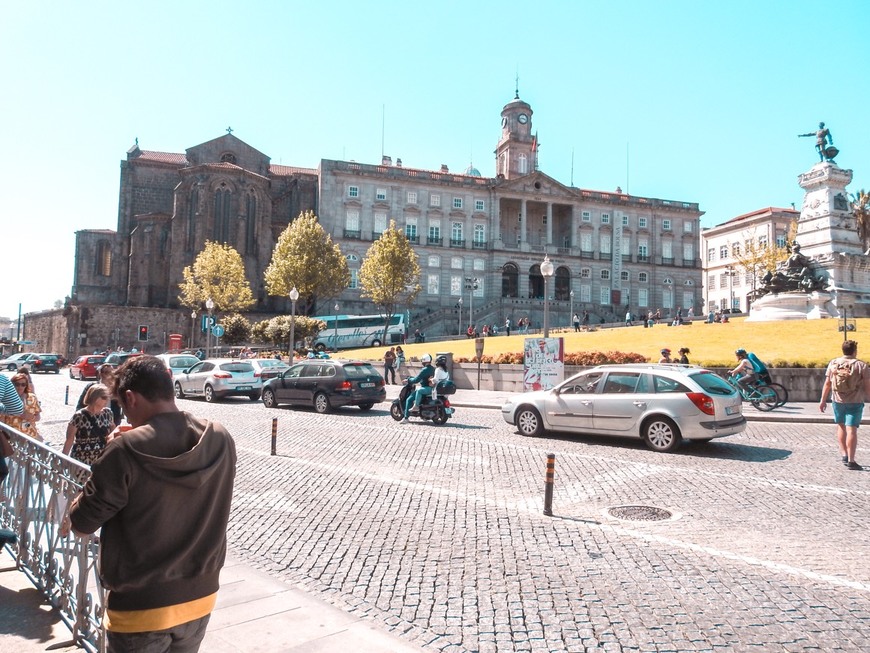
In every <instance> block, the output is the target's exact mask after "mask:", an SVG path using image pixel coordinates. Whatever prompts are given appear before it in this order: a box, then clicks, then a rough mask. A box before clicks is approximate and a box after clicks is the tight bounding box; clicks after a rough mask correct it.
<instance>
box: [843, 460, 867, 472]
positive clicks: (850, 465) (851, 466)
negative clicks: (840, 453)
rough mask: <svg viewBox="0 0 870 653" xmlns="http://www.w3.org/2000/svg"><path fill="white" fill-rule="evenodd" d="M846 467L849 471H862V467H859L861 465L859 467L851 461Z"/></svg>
mask: <svg viewBox="0 0 870 653" xmlns="http://www.w3.org/2000/svg"><path fill="white" fill-rule="evenodd" d="M846 467H848V468H849V469H854V470H856V471H861V470H862V469H864V468H863V467H861V465H859V464H858V463H856V462H855V461H854V460H853V461H851V462H849V463H848V464H847V465H846Z"/></svg>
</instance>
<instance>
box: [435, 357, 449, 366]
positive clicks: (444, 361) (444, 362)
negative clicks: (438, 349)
mask: <svg viewBox="0 0 870 653" xmlns="http://www.w3.org/2000/svg"><path fill="white" fill-rule="evenodd" d="M435 364H436V365H447V356H439V357H438V358H436V359H435Z"/></svg>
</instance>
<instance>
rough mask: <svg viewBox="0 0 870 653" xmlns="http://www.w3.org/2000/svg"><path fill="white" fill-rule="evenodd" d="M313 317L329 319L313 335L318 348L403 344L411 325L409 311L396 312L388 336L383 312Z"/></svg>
mask: <svg viewBox="0 0 870 653" xmlns="http://www.w3.org/2000/svg"><path fill="white" fill-rule="evenodd" d="M313 319H315V320H321V321H323V322H325V323H326V327H325V328H324V329H323V331H321V332H320V333H319V334H318V335H317V337H315V338H314V348H315V349H316V350H318V351H323V350H324V349H331V350H333V351H336V350H338V349H359V348H361V347H380V346H381V345H396V344H398V345H400V344H402V343H403V342H404V340H405V334H406V332H407V331H406V330H407V326H408V320H407V314H406V313H396V314H395V315H393V317H392V318H391V319H390V325H389V327H388V328H387V332H386V337H384V324H385V322H386V318H385V317H384V316H383V315H318V316H316V317H314V318H313Z"/></svg>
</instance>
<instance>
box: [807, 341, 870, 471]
mask: <svg viewBox="0 0 870 653" xmlns="http://www.w3.org/2000/svg"><path fill="white" fill-rule="evenodd" d="M857 353H858V343H857V342H855V341H854V340H845V341H843V355H842V356H840V357H838V358H835V359H834V360H832V361H831V362H830V363H828V369H827V370H826V371H825V385H824V386H823V387H822V397H821V399H820V400H819V410H820V411H821V412H823V413H824V412H825V408H826V407H827V404H828V398H829V397H830V398H831V403H832V404H833V411H834V423H835V424H836V425H837V443H838V444H839V445H840V454H841V455H842V457H843V464H844V465H846V467H848V468H849V469H853V470H858V471H860V470H862V469H863V467H861V465H859V464H858V463H857V462H855V451H856V450H857V449H858V425H859V424H861V417H862V416H863V414H864V402H865V401H867V398H868V397H870V367H868V366H867V363H865V362H864V361H862V360H858V359H857V358H856V357H855V356H856V355H857Z"/></svg>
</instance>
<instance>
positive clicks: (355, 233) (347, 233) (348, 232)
mask: <svg viewBox="0 0 870 653" xmlns="http://www.w3.org/2000/svg"><path fill="white" fill-rule="evenodd" d="M344 237H345V238H355V239H356V240H359V239H360V231H359V230H358V229H357V230H356V231H354V230H352V229H345V230H344Z"/></svg>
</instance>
